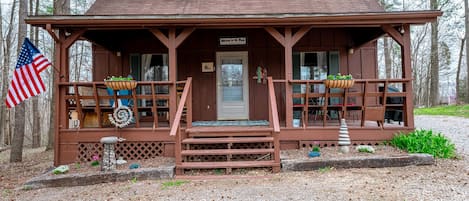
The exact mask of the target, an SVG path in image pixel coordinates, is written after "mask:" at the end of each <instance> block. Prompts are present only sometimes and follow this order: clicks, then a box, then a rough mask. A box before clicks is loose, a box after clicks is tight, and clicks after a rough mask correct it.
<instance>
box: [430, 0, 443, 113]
mask: <svg viewBox="0 0 469 201" xmlns="http://www.w3.org/2000/svg"><path fill="white" fill-rule="evenodd" d="M430 9H432V10H437V9H438V0H430ZM431 26H432V34H431V38H432V45H431V50H430V51H431V57H430V79H429V80H430V97H429V98H430V106H435V105H438V101H439V89H438V88H439V82H440V78H439V72H440V71H439V66H440V61H439V55H438V50H439V48H438V19H437V20H436V21H435V22H432V24H431Z"/></svg>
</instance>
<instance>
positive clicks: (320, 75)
mask: <svg viewBox="0 0 469 201" xmlns="http://www.w3.org/2000/svg"><path fill="white" fill-rule="evenodd" d="M421 15H422V16H421V17H422V19H419V20H417V21H414V19H409V21H408V23H402V22H400V21H395V20H393V18H389V19H388V20H372V19H371V18H370V20H369V21H366V22H362V21H361V19H360V17H359V16H353V17H351V18H350V19H349V18H341V17H340V16H335V17H337V19H335V18H334V19H335V20H337V22H336V23H335V24H327V23H324V22H322V21H310V20H306V21H295V20H298V19H296V18H295V19H290V20H292V21H290V20H289V19H287V18H285V19H283V18H273V19H272V21H271V22H269V23H268V24H262V23H258V22H255V21H244V20H243V19H240V20H241V21H240V22H237V21H236V20H237V19H232V21H233V22H232V24H231V25H230V24H228V25H227V24H226V23H225V22H224V21H210V20H208V21H206V22H205V23H207V24H204V23H201V24H185V23H182V24H171V23H170V24H167V25H159V24H158V25H155V24H154V22H153V21H145V20H142V21H140V22H141V23H143V24H144V23H149V24H147V25H146V26H143V25H142V24H135V22H134V21H129V22H128V23H123V22H122V21H119V22H118V21H113V20H110V21H106V20H105V23H104V24H99V23H97V24H91V25H88V24H77V25H76V26H69V25H66V24H65V25H63V24H54V23H55V21H53V23H52V22H51V23H52V25H54V27H53V26H52V25H51V24H42V23H43V22H42V21H37V22H35V21H34V20H32V23H38V24H37V25H38V26H44V28H46V30H48V31H49V33H50V34H51V35H52V37H53V38H54V39H55V41H56V45H57V46H56V48H57V51H56V52H57V55H56V58H58V59H57V60H56V64H55V66H56V67H57V68H59V70H58V72H57V73H56V75H55V77H56V79H57V80H58V82H57V83H56V86H55V92H56V93H55V94H57V96H56V105H57V118H56V122H55V125H56V127H57V128H58V129H56V134H55V150H56V153H55V165H59V164H67V163H71V162H74V161H77V160H79V161H89V160H90V159H91V156H92V155H93V154H100V153H101V151H102V145H101V144H100V143H99V140H100V139H101V138H102V137H106V136H118V137H122V138H125V139H126V141H125V142H121V143H118V144H117V145H116V146H117V149H116V150H117V154H118V155H119V156H122V157H123V158H124V159H130V160H132V159H146V158H152V157H155V156H168V157H175V159H176V169H177V171H178V172H177V173H178V174H181V173H183V172H184V171H185V170H189V169H193V168H226V169H227V170H228V171H229V170H230V169H232V168H244V167H266V166H267V167H271V168H272V170H273V171H278V170H279V168H280V154H279V153H280V149H298V148H300V147H310V146H312V144H314V143H316V142H317V143H319V144H320V145H321V146H335V145H337V144H336V143H337V140H338V131H339V120H340V119H346V122H347V124H348V129H349V134H350V138H351V140H352V143H356V144H362V143H364V144H376V143H380V142H382V141H383V140H388V139H390V138H391V137H392V136H393V135H394V134H396V133H398V132H400V131H403V132H406V131H411V130H413V129H414V125H413V113H412V110H413V106H412V80H411V66H410V25H409V24H412V23H423V22H426V21H427V20H428V19H427V18H433V14H432V15H431V16H427V14H426V13H422V14H421ZM409 18H410V17H409ZM312 19H313V18H312ZM314 19H315V18H314ZM124 21H125V20H124ZM292 22H295V23H294V25H292ZM70 23H82V22H81V21H76V22H73V20H71V22H70ZM168 23H169V22H168ZM52 28H56V29H58V30H59V34H57V33H56V32H54V30H53V29H52ZM385 34H388V35H389V36H391V37H392V38H393V39H394V40H395V41H396V42H397V43H398V44H399V45H400V46H401V53H402V54H401V56H402V63H401V64H402V69H401V70H400V72H401V75H400V78H396V79H378V78H379V76H378V72H377V66H378V61H377V56H376V55H377V49H376V48H377V44H376V39H377V38H379V37H381V36H382V35H385ZM80 38H81V39H86V40H88V41H90V42H92V44H93V68H92V73H93V75H92V77H93V79H92V81H89V82H74V81H70V66H69V65H70V62H69V55H68V54H69V48H70V46H71V45H72V44H73V43H74V42H75V41H76V40H78V39H80ZM338 73H342V74H351V75H352V76H353V78H354V79H353V80H354V85H353V86H352V87H349V88H336V87H330V86H327V85H325V84H324V82H323V80H324V79H325V78H326V77H327V75H331V74H338ZM127 75H131V76H132V77H133V78H134V79H135V80H136V81H135V82H136V87H135V88H131V89H124V90H110V89H109V88H108V86H106V83H105V82H104V81H102V80H104V79H105V78H106V77H108V76H124V77H125V76H127ZM391 88H393V89H397V90H390V89H391ZM119 106H126V107H127V108H128V110H127V111H128V113H129V114H132V115H133V117H132V118H131V121H129V122H128V123H129V124H128V125H125V126H123V127H122V128H117V127H115V126H114V125H113V124H112V121H111V120H109V115H112V114H114V113H115V109H116V108H120V107H119ZM114 116H118V115H117V114H114ZM386 119H388V120H394V121H396V122H398V123H389V121H386ZM227 120H236V121H238V120H243V121H244V120H252V121H265V122H267V124H265V125H257V126H253V125H250V124H248V125H247V126H246V125H244V126H243V125H239V126H229V127H227V126H225V125H217V126H197V124H196V125H194V124H193V123H194V122H206V121H227ZM205 160H209V161H210V162H206V161H205Z"/></svg>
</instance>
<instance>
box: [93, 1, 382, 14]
mask: <svg viewBox="0 0 469 201" xmlns="http://www.w3.org/2000/svg"><path fill="white" fill-rule="evenodd" d="M383 11H384V9H383V8H382V6H380V5H379V3H378V1H377V0H96V2H95V3H94V4H93V6H91V8H90V9H89V10H88V12H87V13H86V15H176V14H179V15H199V14H204V15H211V14H234V15H237V14H298V13H362V12H383Z"/></svg>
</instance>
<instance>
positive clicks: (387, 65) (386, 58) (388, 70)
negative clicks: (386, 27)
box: [383, 37, 392, 79]
mask: <svg viewBox="0 0 469 201" xmlns="http://www.w3.org/2000/svg"><path fill="white" fill-rule="evenodd" d="M391 46H392V43H391V44H390V41H389V37H384V43H383V49H384V66H385V69H386V78H388V79H389V78H391V77H392V76H391V72H392V71H391V69H392V68H391V65H392V61H391V51H390V48H391Z"/></svg>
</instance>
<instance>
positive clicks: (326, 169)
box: [318, 166, 334, 173]
mask: <svg viewBox="0 0 469 201" xmlns="http://www.w3.org/2000/svg"><path fill="white" fill-rule="evenodd" d="M333 169H334V167H329V166H327V167H323V168H319V170H318V171H319V172H320V173H326V172H329V171H331V170H333Z"/></svg>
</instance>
